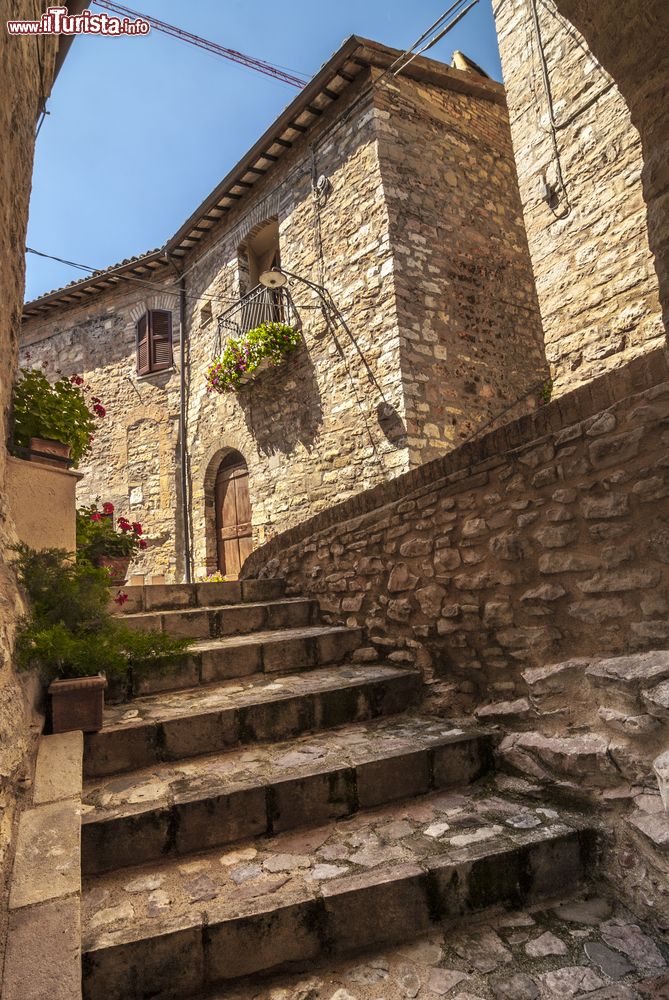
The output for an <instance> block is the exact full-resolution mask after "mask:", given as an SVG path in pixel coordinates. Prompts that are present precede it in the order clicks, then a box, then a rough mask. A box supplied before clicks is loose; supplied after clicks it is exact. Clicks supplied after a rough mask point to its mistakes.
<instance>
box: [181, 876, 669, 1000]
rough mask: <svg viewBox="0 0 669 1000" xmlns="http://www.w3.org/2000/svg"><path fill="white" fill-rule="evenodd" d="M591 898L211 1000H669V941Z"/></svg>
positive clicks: (262, 978)
mask: <svg viewBox="0 0 669 1000" xmlns="http://www.w3.org/2000/svg"><path fill="white" fill-rule="evenodd" d="M602 888H604V887H602ZM588 889H590V892H589V893H588ZM605 891H606V890H605ZM585 892H586V893H588V894H587V895H585V893H578V894H577V895H576V896H574V895H572V894H570V893H569V888H568V887H567V889H566V891H565V895H564V896H563V898H562V900H561V901H560V903H558V904H557V905H556V902H557V901H555V900H550V901H549V902H547V903H544V904H541V903H540V904H539V906H538V907H537V905H536V904H535V905H533V906H530V907H528V908H526V909H521V910H515V911H512V912H505V911H502V912H501V913H500V912H495V911H492V912H490V911H489V912H488V913H484V914H481V915H479V916H477V917H472V918H469V919H467V920H464V921H463V920H461V919H458V918H456V919H455V920H453V919H451V920H449V919H446V920H444V921H443V922H442V923H440V924H436V925H432V926H431V927H430V929H429V931H428V932H427V933H426V934H423V935H422V936H421V937H419V938H418V939H414V940H411V941H402V942H399V943H398V944H396V945H390V946H385V947H384V946H376V947H374V948H373V949H372V950H367V951H365V952H364V953H363V954H360V953H359V952H356V953H354V954H350V955H338V956H328V955H326V956H324V957H323V959H322V961H314V960H310V961H309V962H308V963H298V967H297V969H295V968H290V969H285V970H277V971H275V972H272V973H260V974H259V975H253V976H249V977H247V978H246V979H245V980H237V982H235V983H234V984H233V985H232V986H231V985H230V984H228V985H227V986H226V985H225V984H222V985H221V986H219V987H218V988H216V989H215V990H214V992H213V993H212V992H210V991H209V990H207V993H206V996H207V1000H316V998H319V1000H352V998H353V1000H363V998H364V1000H371V998H375V1000H379V998H381V997H383V998H385V1000H408V998H410V997H415V998H417V1000H441V998H442V997H443V998H445V1000H446V998H447V1000H483V997H488V998H493V997H494V998H495V1000H532V998H535V1000H536V998H538V997H539V996H541V997H543V998H545V1000H549V998H550V1000H568V998H573V997H574V995H576V996H578V997H579V998H580V1000H642V998H643V1000H653V998H654V1000H662V998H664V1000H667V996H668V995H669V989H668V988H667V987H668V986H669V974H668V973H667V969H666V964H667V963H666V960H665V958H664V957H663V954H662V952H663V950H664V952H665V954H666V945H664V943H663V941H662V938H661V936H660V935H658V934H657V932H656V931H655V930H654V928H653V927H652V926H650V925H644V924H643V923H641V922H640V921H639V920H638V917H637V916H636V915H632V914H631V913H630V911H629V910H627V909H626V908H625V907H624V905H622V904H621V902H620V901H619V900H618V899H616V898H615V895H614V896H613V898H610V897H609V898H607V896H593V895H592V894H591V893H592V886H588V887H587V888H586V890H585ZM612 895H613V894H612ZM632 942H634V944H632ZM612 980H613V982H612ZM585 991H587V993H586V992H585ZM192 1000H195V998H192ZM199 1000H202V994H199Z"/></svg>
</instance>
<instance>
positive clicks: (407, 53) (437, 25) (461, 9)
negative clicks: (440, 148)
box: [26, 0, 479, 305]
mask: <svg viewBox="0 0 669 1000" xmlns="http://www.w3.org/2000/svg"><path fill="white" fill-rule="evenodd" d="M95 2H96V3H98V5H106V6H109V7H110V8H111V7H112V6H114V7H117V8H118V9H119V10H120V11H122V12H123V13H125V14H126V15H128V16H134V17H144V16H145V15H143V14H138V13H137V12H136V11H133V10H131V8H129V7H123V6H122V5H121V4H117V3H115V0H95ZM478 2H479V0H473V2H470V3H469V4H468V5H467V0H456V2H455V3H453V4H451V6H450V7H449V8H448V9H447V10H446V11H444V13H443V14H442V15H441V16H440V17H438V18H437V20H436V21H434V22H433V23H432V24H431V25H430V26H429V28H427V29H426V30H425V31H424V32H423V33H422V34H421V35H420V36H419V37H418V38H417V39H416V41H415V42H414V43H413V44H412V45H411V46H410V47H409V48H408V49H405V50H404V52H402V53H400V55H399V56H397V58H396V59H395V60H394V61H393V62H392V63H391V64H390V65H389V66H388V67H386V69H385V70H384V71H383V73H382V74H381V75H380V76H379V77H378V78H377V79H376V80H373V81H372V82H371V83H370V84H369V85H368V86H367V87H365V88H364V89H363V90H362V91H361V93H360V94H359V95H358V97H357V98H356V99H355V101H353V102H352V104H351V105H350V106H349V107H348V108H347V109H346V112H345V114H344V115H343V116H342V117H340V118H339V119H338V120H337V121H336V122H333V123H332V125H331V126H330V127H329V128H328V129H327V130H325V131H324V132H322V133H321V134H320V135H319V136H318V140H317V141H316V142H315V143H313V144H312V147H311V148H312V150H313V153H314V155H315V150H317V149H318V148H319V147H320V146H321V145H322V144H323V142H325V141H326V140H327V139H328V138H329V137H330V135H331V133H332V132H333V131H336V130H338V129H339V128H341V127H342V126H343V125H344V124H345V123H346V122H347V121H348V119H349V118H350V116H351V114H352V113H353V111H354V110H355V108H356V107H357V106H358V105H359V104H360V102H361V101H362V100H364V99H365V97H367V96H368V94H370V93H371V92H372V91H373V90H375V89H376V88H378V87H379V86H380V85H382V84H383V83H384V82H385V81H386V79H387V78H388V77H389V76H393V77H395V76H397V75H399V74H400V73H401V72H402V71H403V70H404V69H405V68H406V66H408V65H409V63H410V62H411V61H412V58H415V56H417V55H418V54H419V53H415V54H414V49H415V48H416V46H418V45H420V44H421V43H422V42H424V41H425V40H426V39H428V41H427V43H426V46H425V48H424V49H422V50H421V51H425V49H427V48H431V47H432V46H433V45H435V44H436V43H437V41H439V40H441V38H443V37H444V35H445V34H446V33H447V32H448V31H450V30H451V29H452V28H453V27H455V25H456V23H458V22H459V21H460V20H461V19H462V17H464V16H465V14H467V13H469V10H471V8H472V7H473V6H475V4H476V3H478ZM448 17H454V18H455V20H452V21H451V22H448V23H447V24H446V25H444V21H446V19H447V18H448ZM147 20H149V21H152V20H157V19H155V18H154V19H152V18H150V17H147ZM160 23H161V24H162V23H163V22H160ZM177 30H181V29H177ZM435 34H437V35H438V37H436V38H435V37H434V35H435ZM231 51H232V50H231ZM407 57H412V58H410V59H407ZM404 59H407V61H406V62H404V63H402V60H404ZM398 64H400V65H398ZM440 124H441V123H440ZM312 169H313V168H312V166H311V165H310V166H309V167H308V168H305V167H304V166H303V165H302V164H298V165H296V166H295V167H294V168H293V170H292V171H290V172H289V173H288V174H287V175H286V176H285V177H283V178H282V179H281V181H279V182H278V183H277V184H275V185H274V186H273V187H272V188H270V190H269V191H267V192H265V194H264V195H263V200H266V199H267V198H269V197H270V196H271V195H272V194H273V193H274V192H275V191H277V190H278V189H279V188H280V187H283V186H284V185H285V184H286V183H288V181H290V180H291V179H292V178H293V177H294V176H295V175H296V174H298V173H300V172H302V173H308V174H311V172H312ZM219 247H220V240H219V241H217V242H216V243H214V244H213V245H212V246H211V247H209V249H208V250H206V251H205V252H204V253H203V254H202V255H201V256H200V257H197V258H196V259H195V260H194V261H193V263H192V264H191V265H190V267H187V268H184V270H183V271H182V272H181V277H182V278H185V277H186V276H187V275H188V274H190V273H191V272H192V271H193V270H194V268H196V267H198V266H199V265H200V264H202V263H203V262H204V261H205V260H206V259H207V258H208V257H209V256H210V255H211V254H212V253H214V252H215V251H216V250H218V249H219ZM26 252H27V253H32V254H35V255H36V256H39V257H45V258H47V259H49V260H54V261H57V262H59V263H61V264H66V265H69V266H71V267H75V268H77V269H79V270H82V271H87V272H89V273H90V274H91V276H94V275H96V274H100V275H103V274H105V273H106V271H105V270H101V269H99V268H94V267H90V266H88V265H85V264H77V263H75V262H74V261H69V260H66V259H65V258H62V257H57V256H55V255H53V254H47V253H44V252H42V251H39V250H34V249H33V248H31V247H26ZM119 278H122V279H123V280H125V281H133V282H135V283H136V284H140V285H144V286H146V287H149V288H152V289H153V290H155V288H156V285H155V283H153V282H149V281H145V280H143V279H141V278H135V277H133V276H130V275H128V276H126V275H119ZM161 290H162V291H168V290H173V291H174V293H175V294H178V293H179V288H178V286H176V285H172V286H162V289H161ZM186 298H187V299H190V300H191V301H205V302H206V301H219V302H224V303H225V304H226V305H230V304H232V303H234V302H237V301H238V298H224V297H222V296H216V295H208V296H192V295H186Z"/></svg>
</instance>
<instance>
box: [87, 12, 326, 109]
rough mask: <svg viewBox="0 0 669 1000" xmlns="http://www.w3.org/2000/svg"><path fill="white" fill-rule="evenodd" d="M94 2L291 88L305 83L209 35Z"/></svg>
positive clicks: (283, 70) (278, 67)
mask: <svg viewBox="0 0 669 1000" xmlns="http://www.w3.org/2000/svg"><path fill="white" fill-rule="evenodd" d="M94 2H95V3H96V4H97V6H98V7H103V8H104V9H105V10H110V11H112V12H113V13H115V14H121V15H122V16H125V17H132V18H134V19H137V18H141V19H143V20H144V21H148V22H149V24H150V25H151V27H152V28H155V30H156V31H160V32H162V33H163V34H165V35H170V36H171V37H172V38H176V39H178V40H179V41H180V42H186V43H187V44H188V45H194V46H196V47H197V48H199V49H204V50H205V51H207V52H212V53H213V54H214V55H217V56H221V57H222V58H223V59H228V60H229V61H230V62H234V63H237V64H238V65H240V66H244V67H246V69H251V70H254V71H255V72H256V73H262V74H263V75H264V76H269V77H271V78H272V79H274V80H278V81H279V82H280V83H287V84H288V85H289V86H291V87H297V88H298V90H302V88H303V87H305V86H306V84H307V81H306V80H305V79H304V78H303V77H301V76H298V75H297V74H296V73H294V72H293V71H289V70H286V69H285V68H284V67H280V66H276V65H274V64H273V63H270V62H267V61H266V60H264V59H256V58H255V56H249V55H246V54H245V53H244V52H238V51H237V50H236V49H228V48H226V47H225V46H223V45H219V43H218V42H212V41H211V40H210V39H208V38H202V37H201V36H200V35H195V34H193V33H192V32H191V31H186V30H185V29H184V28H178V27H177V26H176V25H174V24H169V23H168V22H167V21H161V20H159V19H158V18H157V17H153V16H152V15H150V14H141V13H140V12H139V11H136V10H132V8H130V7H125V6H124V5H123V4H120V3H116V0H94Z"/></svg>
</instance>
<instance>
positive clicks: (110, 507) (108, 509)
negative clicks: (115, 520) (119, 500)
mask: <svg viewBox="0 0 669 1000" xmlns="http://www.w3.org/2000/svg"><path fill="white" fill-rule="evenodd" d="M102 509H103V511H104V512H105V514H113V513H114V504H113V503H109V501H107V503H103V505H102Z"/></svg>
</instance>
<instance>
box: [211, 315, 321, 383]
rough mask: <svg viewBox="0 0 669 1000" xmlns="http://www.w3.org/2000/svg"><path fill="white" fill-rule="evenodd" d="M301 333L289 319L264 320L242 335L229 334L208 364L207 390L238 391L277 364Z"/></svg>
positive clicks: (295, 345) (291, 350)
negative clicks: (277, 321) (265, 321)
mask: <svg viewBox="0 0 669 1000" xmlns="http://www.w3.org/2000/svg"><path fill="white" fill-rule="evenodd" d="M300 340H301V337H300V333H299V331H298V330H297V329H296V328H295V327H294V326H289V325H288V324H287V323H261V324H260V326H256V327H254V328H253V329H252V330H248V331H247V332H246V333H245V334H243V336H241V337H239V338H234V337H230V339H229V340H228V342H227V344H226V345H225V348H224V350H223V352H222V354H221V355H220V357H218V358H214V360H213V361H212V362H211V364H210V365H209V367H208V368H207V374H206V382H207V392H218V393H223V392H238V391H239V390H240V389H242V388H243V387H244V386H245V385H247V384H248V383H249V382H250V381H252V380H253V379H254V378H256V377H257V375H258V374H260V372H262V371H264V370H265V369H266V368H277V367H278V366H279V365H280V364H282V363H283V362H284V361H285V360H286V358H287V357H288V355H289V354H292V352H293V351H294V350H295V349H296V348H297V347H298V345H299V343H300Z"/></svg>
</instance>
